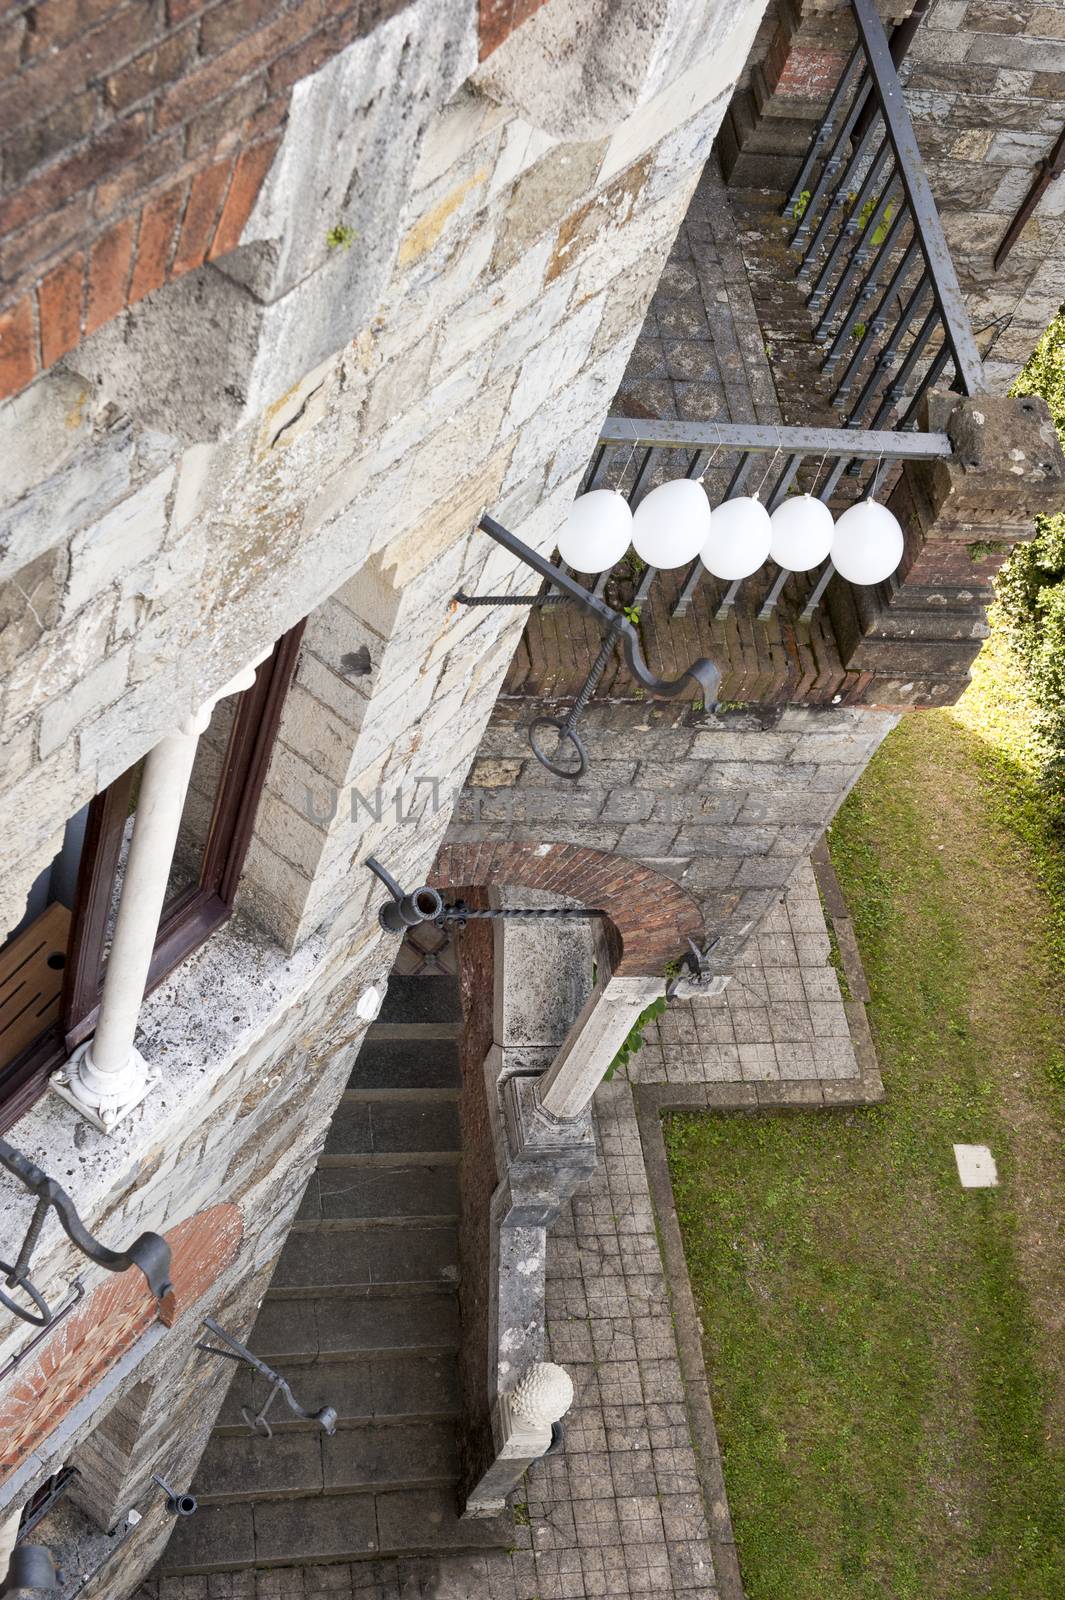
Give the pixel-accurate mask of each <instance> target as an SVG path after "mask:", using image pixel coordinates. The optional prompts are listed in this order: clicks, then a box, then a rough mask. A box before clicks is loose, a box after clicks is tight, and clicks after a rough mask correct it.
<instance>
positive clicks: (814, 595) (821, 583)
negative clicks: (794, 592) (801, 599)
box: [799, 561, 836, 625]
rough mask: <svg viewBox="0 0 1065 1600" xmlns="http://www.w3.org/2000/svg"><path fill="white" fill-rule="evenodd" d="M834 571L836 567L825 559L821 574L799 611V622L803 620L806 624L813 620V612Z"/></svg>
mask: <svg viewBox="0 0 1065 1600" xmlns="http://www.w3.org/2000/svg"><path fill="white" fill-rule="evenodd" d="M835 571H836V569H835V567H834V566H833V565H832V562H831V561H826V562H825V567H824V571H823V572H822V574H821V576H820V577H819V578H818V580H817V582H816V583H815V584H814V586H813V588H812V590H811V591H810V595H809V598H808V599H807V601H806V604H805V605H804V606H803V608H802V610H801V611H800V612H799V621H800V622H804V623H806V624H807V625H808V624H809V623H811V622H812V621H813V619H814V612H815V611H816V610H817V608H818V606H819V605H820V604H821V601H822V600H823V598H824V594H825V590H826V589H827V588H828V586H829V584H830V583H831V582H832V579H833V576H834V575H835Z"/></svg>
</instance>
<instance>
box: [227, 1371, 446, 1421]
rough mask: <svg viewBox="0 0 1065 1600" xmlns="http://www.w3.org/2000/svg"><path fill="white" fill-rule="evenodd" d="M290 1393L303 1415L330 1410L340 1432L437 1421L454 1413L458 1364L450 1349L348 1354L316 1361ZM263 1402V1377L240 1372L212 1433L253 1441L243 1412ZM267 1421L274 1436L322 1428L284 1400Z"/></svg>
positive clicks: (275, 1402)
mask: <svg viewBox="0 0 1065 1600" xmlns="http://www.w3.org/2000/svg"><path fill="white" fill-rule="evenodd" d="M292 1390H293V1393H294V1395H295V1397H296V1399H297V1401H298V1402H299V1404H300V1405H301V1406H303V1407H304V1408H305V1409H306V1410H307V1411H317V1410H318V1409H319V1408H320V1407H322V1406H326V1405H328V1406H332V1407H333V1409H334V1411H335V1412H336V1413H337V1427H338V1429H343V1428H348V1427H351V1426H353V1425H357V1424H364V1423H370V1422H395V1421H398V1420H400V1419H403V1420H405V1421H419V1422H436V1421H443V1420H445V1419H447V1418H450V1417H454V1416H456V1415H457V1414H458V1399H459V1386H458V1366H457V1363H456V1359H455V1356H454V1354H453V1353H452V1352H451V1351H448V1352H446V1353H441V1354H438V1355H389V1354H386V1355H370V1356H356V1355H355V1354H349V1355H348V1358H347V1359H346V1360H344V1359H339V1358H337V1357H333V1356H331V1357H329V1358H328V1359H319V1360H317V1361H314V1362H311V1363H309V1364H305V1365H304V1366H302V1367H301V1368H300V1370H299V1382H298V1383H296V1382H293V1383H292ZM265 1398H266V1382H265V1379H263V1378H260V1377H258V1376H257V1375H256V1374H254V1373H253V1372H251V1371H250V1369H248V1368H246V1367H245V1368H241V1369H240V1370H239V1371H238V1372H237V1374H236V1376H235V1377H234V1379H233V1382H232V1384H231V1385H230V1388H229V1393H228V1394H227V1395H226V1398H225V1400H224V1402H223V1404H222V1409H221V1411H220V1412H219V1414H218V1424H217V1428H216V1430H215V1432H216V1435H217V1433H218V1432H219V1431H223V1432H229V1433H232V1432H234V1430H237V1431H238V1432H239V1434H240V1437H242V1438H244V1439H251V1438H253V1437H254V1436H253V1435H251V1434H249V1433H248V1424H247V1422H246V1421H245V1420H244V1416H243V1413H242V1410H241V1408H242V1407H243V1406H247V1407H249V1408H251V1409H252V1411H253V1413H254V1411H255V1410H256V1409H257V1408H258V1407H259V1406H260V1405H261V1404H262V1403H263V1400H264V1399H265ZM268 1421H269V1423H270V1426H271V1427H272V1428H273V1429H274V1432H275V1434H281V1433H295V1432H301V1431H312V1432H315V1433H318V1432H320V1431H321V1430H320V1429H319V1427H318V1424H317V1423H314V1422H304V1421H302V1420H301V1419H300V1418H299V1417H297V1416H296V1415H295V1413H294V1412H292V1411H290V1410H289V1408H288V1406H287V1405H286V1404H285V1402H284V1399H283V1398H282V1397H278V1398H277V1399H276V1400H275V1401H274V1404H273V1405H272V1406H271V1408H270V1412H269V1417H268Z"/></svg>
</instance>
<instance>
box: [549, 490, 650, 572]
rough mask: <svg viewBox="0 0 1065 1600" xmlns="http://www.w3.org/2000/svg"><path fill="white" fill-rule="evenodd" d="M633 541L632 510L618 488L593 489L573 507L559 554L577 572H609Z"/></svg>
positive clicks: (563, 533)
mask: <svg viewBox="0 0 1065 1600" xmlns="http://www.w3.org/2000/svg"><path fill="white" fill-rule="evenodd" d="M631 542H632V511H631V509H630V507H629V502H628V501H627V500H626V499H625V497H624V496H623V495H620V494H618V492H617V490H616V489H593V490H592V491H591V493H590V494H582V495H580V496H578V498H577V499H576V500H574V502H573V504H572V505H571V506H570V508H569V512H568V514H567V516H566V520H565V522H564V523H563V525H562V529H561V531H560V533H559V536H558V553H559V555H560V556H561V558H562V560H563V561H564V562H565V563H566V565H567V566H570V567H572V568H573V570H574V572H606V571H607V569H608V568H609V567H612V566H614V565H616V563H617V562H619V561H620V560H621V558H622V556H623V555H624V554H625V552H626V550H627V549H628V548H629V545H630V543H631Z"/></svg>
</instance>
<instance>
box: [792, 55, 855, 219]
mask: <svg viewBox="0 0 1065 1600" xmlns="http://www.w3.org/2000/svg"><path fill="white" fill-rule="evenodd" d="M864 65H865V59H864V57H863V55H862V47H861V45H860V44H856V45H855V46H854V49H853V50H852V51H851V53H850V56H849V58H848V60H847V64H846V66H845V67H844V68H843V71H842V73H841V74H840V79H839V82H838V83H837V85H836V87H835V89H834V90H833V91H832V98H831V100H830V101H829V102H828V110H827V111H826V112H825V115H824V118H823V120H822V121H821V123H820V125H819V126H818V128H817V131H816V132H815V134H814V136H813V139H812V140H811V142H810V148H809V149H808V150H807V152H806V156H805V159H804V161H803V164H802V166H801V167H800V169H799V176H798V177H797V178H796V180H795V184H794V187H793V188H792V191H791V194H790V195H789V196H788V201H787V204H786V205H785V207H784V215H785V216H786V217H790V216H792V215H793V214H794V211H795V207H796V206H797V205H798V203H799V201H800V199H801V198H802V196H803V194H804V193H805V191H806V185H807V184H808V183H809V181H810V175H811V173H812V172H813V170H814V167H815V166H816V164H817V158H818V156H819V155H820V153H821V150H822V148H823V146H824V145H826V144H827V143H828V141H829V139H830V138H831V137H832V130H833V128H834V127H835V122H836V118H837V117H838V116H839V114H840V111H841V110H842V108H843V106H844V104H845V103H846V99H847V96H848V95H849V94H850V93H851V92H852V90H853V88H854V80H855V77H856V76H857V75H858V74H859V73H860V72H861V71H862V69H863V67H864Z"/></svg>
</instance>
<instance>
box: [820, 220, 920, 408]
mask: <svg viewBox="0 0 1065 1600" xmlns="http://www.w3.org/2000/svg"><path fill="white" fill-rule="evenodd" d="M920 254H921V249H920V246H919V245H918V243H917V240H916V239H911V240H910V242H909V244H908V245H907V246H906V249H905V251H904V252H903V256H902V259H901V260H900V261H899V262H898V264H897V266H896V267H895V270H894V272H893V273H892V274H891V277H890V278H889V279H888V283H887V286H886V288H885V289H884V292H883V294H882V295H881V296H880V299H879V301H878V302H877V307H876V310H875V311H874V312H873V314H872V316H871V317H870V318H869V320H868V322H867V323H866V327H865V332H864V334H863V335H862V337H861V339H860V340H859V341H858V347H857V349H856V350H855V351H854V352H853V354H852V355H851V358H850V360H849V361H848V362H847V365H846V367H845V369H844V372H843V376H842V378H841V379H840V381H839V383H838V384H837V386H836V392H835V394H834V395H833V396H832V403H833V405H837V406H838V405H839V404H840V403H841V402H842V401H844V400H846V399H847V398H848V396H849V395H850V392H851V389H852V388H853V386H854V381H855V379H856V378H857V376H858V373H859V371H860V370H861V368H862V366H863V364H864V362H865V358H866V355H867V354H868V352H869V350H870V349H871V347H872V345H873V344H874V342H875V341H876V340H877V339H879V338H880V337H881V336H882V335H883V334H885V333H886V332H887V330H888V324H889V323H890V321H891V317H890V313H889V308H890V306H891V304H892V302H893V301H894V299H895V296H896V295H897V294H898V292H899V291H900V290H901V288H902V285H903V284H904V283H905V281H906V279H907V278H908V277H909V275H910V273H911V271H912V270H913V267H914V264H915V263H916V262H917V260H918V259H919V257H920ZM919 281H920V282H923V281H924V280H923V275H922V278H921V279H920V280H919Z"/></svg>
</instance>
